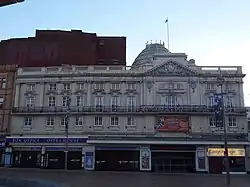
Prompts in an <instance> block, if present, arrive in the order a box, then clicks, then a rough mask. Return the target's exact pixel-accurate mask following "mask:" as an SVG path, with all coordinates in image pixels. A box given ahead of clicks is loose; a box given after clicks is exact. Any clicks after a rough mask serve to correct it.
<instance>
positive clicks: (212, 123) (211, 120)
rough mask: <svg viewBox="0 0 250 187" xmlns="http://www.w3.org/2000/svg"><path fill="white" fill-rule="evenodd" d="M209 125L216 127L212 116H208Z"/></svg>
mask: <svg viewBox="0 0 250 187" xmlns="http://www.w3.org/2000/svg"><path fill="white" fill-rule="evenodd" d="M209 126H210V127H216V121H215V118H214V116H210V117H209Z"/></svg>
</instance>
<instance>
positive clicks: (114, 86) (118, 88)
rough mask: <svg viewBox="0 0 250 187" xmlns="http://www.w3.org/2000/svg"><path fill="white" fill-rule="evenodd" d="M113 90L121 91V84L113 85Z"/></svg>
mask: <svg viewBox="0 0 250 187" xmlns="http://www.w3.org/2000/svg"><path fill="white" fill-rule="evenodd" d="M111 90H120V84H119V83H112V84H111Z"/></svg>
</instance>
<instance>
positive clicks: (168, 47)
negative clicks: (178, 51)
mask: <svg viewBox="0 0 250 187" xmlns="http://www.w3.org/2000/svg"><path fill="white" fill-rule="evenodd" d="M165 23H167V39H168V50H169V24H168V18H167V19H166V21H165Z"/></svg>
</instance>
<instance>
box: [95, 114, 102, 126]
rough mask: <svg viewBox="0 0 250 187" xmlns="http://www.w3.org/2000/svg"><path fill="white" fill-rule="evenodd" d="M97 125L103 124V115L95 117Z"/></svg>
mask: <svg viewBox="0 0 250 187" xmlns="http://www.w3.org/2000/svg"><path fill="white" fill-rule="evenodd" d="M95 126H102V117H100V116H96V117H95Z"/></svg>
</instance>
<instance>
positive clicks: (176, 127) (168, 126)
mask: <svg viewBox="0 0 250 187" xmlns="http://www.w3.org/2000/svg"><path fill="white" fill-rule="evenodd" d="M156 129H157V130H158V131H160V132H162V131H163V132H188V117H186V116H170V117H160V119H159V120H158V123H157V127H156Z"/></svg>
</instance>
